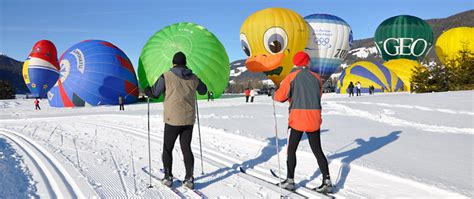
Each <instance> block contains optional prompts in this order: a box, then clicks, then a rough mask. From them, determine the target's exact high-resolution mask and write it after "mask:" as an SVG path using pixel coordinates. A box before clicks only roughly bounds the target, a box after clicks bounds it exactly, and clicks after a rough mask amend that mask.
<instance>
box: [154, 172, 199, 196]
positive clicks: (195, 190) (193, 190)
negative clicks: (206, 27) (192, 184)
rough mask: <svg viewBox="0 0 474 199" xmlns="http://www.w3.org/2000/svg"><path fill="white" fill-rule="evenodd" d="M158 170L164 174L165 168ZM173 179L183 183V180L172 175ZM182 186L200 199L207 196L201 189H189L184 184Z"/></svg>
mask: <svg viewBox="0 0 474 199" xmlns="http://www.w3.org/2000/svg"><path fill="white" fill-rule="evenodd" d="M160 172H161V173H163V174H165V170H164V169H160ZM173 180H175V181H177V182H179V184H181V185H182V184H183V181H181V180H180V179H178V178H176V177H174V176H173ZM183 187H184V188H185V189H187V190H190V191H192V192H194V193H195V194H196V195H198V196H199V197H201V199H207V196H206V195H204V194H203V193H202V192H201V191H199V190H198V189H189V188H187V187H185V186H183Z"/></svg>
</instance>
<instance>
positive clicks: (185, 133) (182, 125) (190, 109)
mask: <svg viewBox="0 0 474 199" xmlns="http://www.w3.org/2000/svg"><path fill="white" fill-rule="evenodd" d="M157 67H158V66H157ZM196 90H197V92H198V93H199V94H200V95H204V94H206V92H207V86H206V85H205V84H204V83H203V82H202V81H201V80H200V79H199V78H198V77H197V76H196V75H195V74H193V72H192V71H191V70H190V69H188V67H187V66H186V56H185V55H184V53H182V52H177V53H176V54H175V55H174V57H173V67H172V68H171V69H170V70H169V71H167V72H165V73H163V74H162V75H161V76H160V77H159V78H158V80H157V81H156V83H155V84H154V85H153V86H152V87H147V88H145V94H146V95H147V96H151V97H154V98H158V97H159V96H160V95H162V94H164V96H165V98H164V102H163V107H164V111H163V119H164V123H165V131H164V137H163V155H162V158H163V167H164V173H165V177H164V178H163V180H162V183H163V184H164V185H166V186H168V187H171V186H172V185H173V173H172V163H173V156H172V153H173V148H174V144H175V142H176V139H177V138H178V136H179V143H180V146H181V151H182V153H183V157H184V165H185V167H186V176H185V178H184V181H183V185H184V186H186V187H187V188H190V189H194V177H193V172H194V155H193V152H192V150H191V139H192V135H193V126H194V122H195V119H196Z"/></svg>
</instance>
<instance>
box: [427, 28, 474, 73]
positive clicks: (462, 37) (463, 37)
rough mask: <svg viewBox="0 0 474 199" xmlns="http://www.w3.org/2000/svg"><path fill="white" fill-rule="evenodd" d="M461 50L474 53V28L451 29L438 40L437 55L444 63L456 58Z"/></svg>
mask: <svg viewBox="0 0 474 199" xmlns="http://www.w3.org/2000/svg"><path fill="white" fill-rule="evenodd" d="M461 50H467V51H470V52H471V53H474V28H473V27H457V28H452V29H449V30H448V31H446V32H444V33H443V34H441V35H440V36H439V37H438V40H436V55H437V56H438V58H439V60H440V61H441V63H442V64H446V63H447V62H448V61H449V60H455V59H456V58H458V56H459V55H460V53H459V52H460V51H461Z"/></svg>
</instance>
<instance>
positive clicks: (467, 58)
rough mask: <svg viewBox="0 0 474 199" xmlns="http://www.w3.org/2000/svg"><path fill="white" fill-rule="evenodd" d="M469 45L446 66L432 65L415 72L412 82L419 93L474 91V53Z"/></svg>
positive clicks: (465, 45)
mask: <svg viewBox="0 0 474 199" xmlns="http://www.w3.org/2000/svg"><path fill="white" fill-rule="evenodd" d="M467 46H468V45H467V44H464V47H463V49H462V50H461V51H459V53H458V56H456V57H455V58H454V59H452V60H448V61H447V62H446V64H445V65H440V64H430V65H428V66H419V67H416V68H415V69H414V70H413V75H412V77H411V82H412V84H413V90H414V91H415V92H417V93H423V92H433V91H434V92H442V91H448V90H451V91H454V90H473V89H474V53H473V52H471V51H470V50H469V49H468V48H467Z"/></svg>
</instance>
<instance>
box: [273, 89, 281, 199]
mask: <svg viewBox="0 0 474 199" xmlns="http://www.w3.org/2000/svg"><path fill="white" fill-rule="evenodd" d="M272 103H273V118H274V119H275V141H276V142H275V143H276V153H277V158H278V186H279V187H280V196H283V187H281V164H280V146H279V144H278V141H279V139H278V127H277V118H276V108H275V100H273V98H272Z"/></svg>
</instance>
